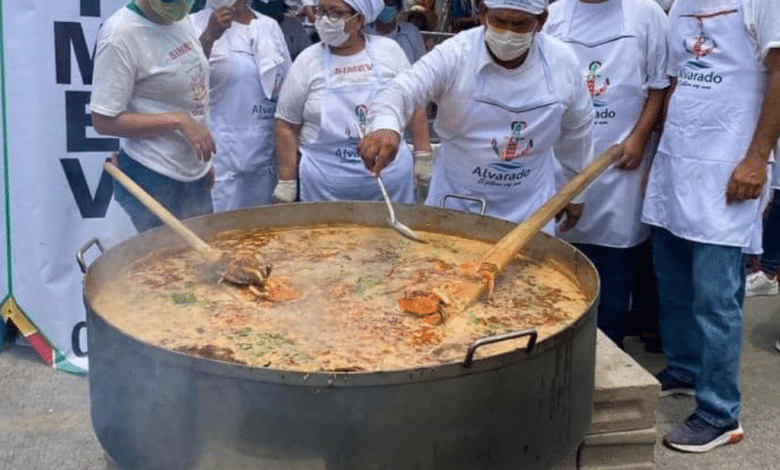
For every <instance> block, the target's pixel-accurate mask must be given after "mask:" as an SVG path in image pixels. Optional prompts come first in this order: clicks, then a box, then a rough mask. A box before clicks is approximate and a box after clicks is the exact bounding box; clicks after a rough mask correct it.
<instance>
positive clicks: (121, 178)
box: [103, 162, 220, 260]
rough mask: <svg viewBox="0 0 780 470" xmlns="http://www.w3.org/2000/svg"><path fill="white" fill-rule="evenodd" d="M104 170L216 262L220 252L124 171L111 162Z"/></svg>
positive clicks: (106, 163) (191, 244) (105, 165)
mask: <svg viewBox="0 0 780 470" xmlns="http://www.w3.org/2000/svg"><path fill="white" fill-rule="evenodd" d="M103 169H104V170H106V172H108V174H109V175H111V176H112V177H113V178H114V179H115V180H116V181H117V182H118V183H119V184H121V185H122V186H124V187H125V189H127V190H128V191H130V193H131V194H132V195H133V196H135V197H136V198H137V199H138V200H139V201H140V202H141V204H143V205H144V206H146V208H147V209H149V210H150V211H152V213H154V215H156V216H157V217H159V218H160V220H162V221H163V223H165V225H167V226H168V227H170V228H171V229H172V230H173V231H174V232H176V233H178V234H179V235H181V236H182V237H183V238H184V240H186V241H187V243H188V244H189V245H190V246H191V247H192V248H193V249H194V250H196V251H197V252H198V253H200V254H201V255H203V257H205V258H206V259H208V260H216V259H218V258H219V256H220V252H219V251H218V250H216V249H214V248H212V247H211V245H209V244H208V243H206V242H204V241H203V240H202V239H201V238H200V237H199V236H197V235H195V233H194V232H193V231H192V230H190V229H189V228H187V226H186V225H184V224H183V223H181V221H180V220H179V219H177V218H176V217H174V215H173V214H171V213H170V212H169V211H168V209H166V208H165V207H163V205H162V204H160V203H159V202H157V200H155V199H154V198H153V197H152V196H150V195H149V193H147V192H146V191H144V189H143V188H142V187H140V186H138V184H137V183H136V182H135V181H133V180H132V179H130V177H129V176H127V175H126V174H125V173H124V172H123V171H122V170H120V169H119V168H117V167H116V166H114V165H112V164H111V163H109V162H105V163H103Z"/></svg>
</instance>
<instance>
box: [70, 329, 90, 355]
mask: <svg viewBox="0 0 780 470" xmlns="http://www.w3.org/2000/svg"><path fill="white" fill-rule="evenodd" d="M82 329H83V330H86V329H87V322H85V321H80V322H78V323H76V326H74V327H73V332H72V333H71V334H70V342H71V347H72V348H73V354H75V355H76V357H84V356H86V355H87V351H86V350H84V349H81V330H82Z"/></svg>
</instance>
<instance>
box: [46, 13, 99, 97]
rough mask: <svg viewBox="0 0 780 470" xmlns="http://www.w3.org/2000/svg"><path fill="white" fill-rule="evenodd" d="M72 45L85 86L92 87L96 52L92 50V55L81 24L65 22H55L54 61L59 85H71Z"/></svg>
mask: <svg viewBox="0 0 780 470" xmlns="http://www.w3.org/2000/svg"><path fill="white" fill-rule="evenodd" d="M71 44H73V53H74V54H76V62H77V63H78V64H79V71H80V72H81V79H82V81H83V83H84V85H92V68H93V66H94V60H95V50H94V49H92V53H91V54H90V52H89V47H88V46H87V40H86V39H84V30H83V29H82V28H81V23H72V22H64V21H55V22H54V61H55V66H56V69H57V83H60V84H65V85H69V84H70V51H71V48H70V46H71Z"/></svg>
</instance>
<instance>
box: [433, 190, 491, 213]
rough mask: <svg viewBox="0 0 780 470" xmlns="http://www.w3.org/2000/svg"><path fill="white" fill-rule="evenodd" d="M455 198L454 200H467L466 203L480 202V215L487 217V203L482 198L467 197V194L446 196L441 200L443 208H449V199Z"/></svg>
mask: <svg viewBox="0 0 780 470" xmlns="http://www.w3.org/2000/svg"><path fill="white" fill-rule="evenodd" d="M450 197H451V198H453V199H465V200H466V201H472V202H478V203H479V204H480V205H481V206H482V208H481V209H480V210H479V215H485V209H486V208H487V202H486V201H485V200H484V199H483V198H481V197H474V196H466V195H465V194H445V195H444V197H443V198H441V207H444V208H446V206H447V198H450Z"/></svg>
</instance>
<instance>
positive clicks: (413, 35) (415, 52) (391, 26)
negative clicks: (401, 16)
mask: <svg viewBox="0 0 780 470" xmlns="http://www.w3.org/2000/svg"><path fill="white" fill-rule="evenodd" d="M400 5H401V2H400V1H399V0H385V8H384V9H383V10H382V11H381V12H380V13H379V16H378V17H377V18H376V21H374V22H373V23H372V24H370V25H368V26H366V29H365V31H366V33H367V34H379V35H382V36H385V37H388V38H390V39H393V40H394V41H395V42H397V43H398V45H399V46H401V49H403V50H404V53H405V54H406V58H407V59H409V63H410V64H413V63H415V62H417V60H418V59H419V58H420V57H422V56H423V55H425V53H426V52H427V51H426V49H425V41H423V37H422V34H420V30H419V29H417V26H415V25H413V24H411V23H407V22H405V21H397V17H398V12H399V10H400V8H401V7H400Z"/></svg>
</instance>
